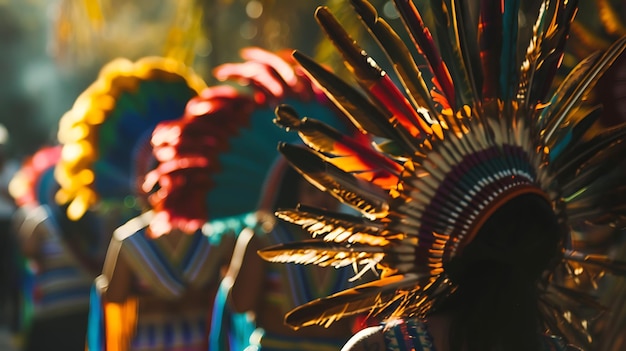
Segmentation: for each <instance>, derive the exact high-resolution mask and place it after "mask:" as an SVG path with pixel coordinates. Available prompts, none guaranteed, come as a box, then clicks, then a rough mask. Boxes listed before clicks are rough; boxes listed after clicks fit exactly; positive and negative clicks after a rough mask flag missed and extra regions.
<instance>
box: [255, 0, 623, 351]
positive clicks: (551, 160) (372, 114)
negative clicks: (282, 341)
mask: <svg viewBox="0 0 626 351" xmlns="http://www.w3.org/2000/svg"><path fill="white" fill-rule="evenodd" d="M351 3H352V5H353V6H354V9H355V11H356V13H357V14H358V16H359V17H360V18H361V20H362V21H363V23H364V25H365V26H367V28H368V29H369V30H370V32H371V34H372V35H373V36H374V38H375V39H376V40H377V41H378V43H379V44H380V45H381V47H382V48H383V50H384V51H385V52H386V53H387V55H388V57H389V59H390V60H391V61H392V63H393V67H394V68H395V69H397V72H396V73H397V76H398V77H399V79H400V81H401V82H402V83H403V85H404V87H405V90H406V92H407V94H408V97H405V96H404V93H403V91H402V90H400V89H399V88H397V87H396V86H395V84H394V83H393V81H392V79H390V77H389V75H387V74H386V73H385V72H384V71H382V69H381V68H380V67H379V66H378V65H377V64H376V63H375V61H374V60H373V58H371V57H370V56H368V55H367V53H366V52H365V51H364V50H362V48H361V47H359V46H358V44H357V43H356V42H354V41H353V40H352V39H351V38H350V37H349V35H348V33H346V32H345V31H344V30H343V28H342V27H341V25H340V24H339V23H338V22H337V21H336V19H335V18H334V16H333V15H332V14H331V13H330V12H329V11H328V10H327V9H326V8H324V7H321V8H319V9H318V10H317V12H316V18H317V19H318V21H319V23H320V24H321V26H322V28H323V29H324V30H325V32H326V33H327V34H328V36H329V37H330V39H331V41H332V42H333V44H335V46H336V47H337V48H338V49H339V51H340V52H341V54H342V55H343V58H344V60H345V62H346V64H347V66H348V68H349V71H350V72H352V74H353V76H354V78H355V79H356V81H357V82H358V83H359V85H360V88H361V89H360V90H357V89H355V88H353V87H351V86H350V85H348V84H346V83H344V82H343V81H342V80H340V79H339V78H338V77H336V76H334V75H333V74H331V73H329V72H328V71H327V70H325V69H324V68H323V67H322V66H320V65H319V64H317V63H316V62H314V61H313V60H311V59H309V58H308V57H306V56H305V55H303V54H302V53H299V52H296V53H294V57H295V58H296V60H297V61H298V62H300V63H301V64H302V66H303V67H304V68H305V69H306V70H307V72H308V73H309V74H310V75H311V76H312V77H313V78H315V79H316V80H317V81H318V82H320V83H321V85H322V86H323V87H324V89H325V91H326V92H327V94H328V95H329V96H330V97H331V99H333V100H334V101H335V102H336V103H337V104H338V106H339V107H340V108H342V110H343V111H344V112H345V113H346V114H347V115H348V116H350V117H351V118H352V120H353V121H354V122H355V125H356V126H357V127H359V129H360V130H361V132H362V133H364V134H366V135H369V136H371V137H372V142H373V143H374V144H375V145H376V147H374V148H370V149H367V148H360V147H355V146H354V145H353V144H352V143H350V139H349V138H347V137H346V136H338V135H337V134H335V133H330V132H328V131H327V130H326V129H324V128H322V127H315V128H313V125H312V124H311V123H310V122H308V121H306V120H300V119H298V118H294V117H295V115H294V113H293V111H290V110H289V109H288V108H282V109H279V110H278V114H277V115H278V117H279V120H280V119H281V118H282V119H283V120H284V122H282V123H280V124H281V125H284V126H288V127H289V128H290V129H292V130H297V131H298V132H299V133H300V134H301V135H302V136H303V139H304V140H305V141H307V142H308V146H309V147H306V148H303V147H299V146H294V145H289V144H285V145H282V146H281V152H282V153H283V154H284V155H285V157H286V158H287V160H288V161H289V162H290V163H291V164H292V165H293V166H294V167H295V168H296V169H298V171H299V172H300V173H301V174H302V175H303V176H304V177H305V178H307V179H308V180H309V181H310V182H311V183H312V184H314V185H315V186H316V187H317V188H319V189H320V190H323V191H326V192H327V193H329V194H331V195H332V196H334V197H335V198H337V199H338V200H339V201H342V202H344V203H346V204H348V205H350V206H352V207H353V208H355V209H356V210H358V211H359V212H360V213H361V216H345V215H340V214H337V213H333V212H330V211H323V210H319V209H309V208H306V209H295V210H285V211H279V212H278V216H279V217H280V218H283V219H285V220H287V221H290V222H293V223H296V224H300V225H302V226H303V227H304V228H306V229H308V230H309V231H311V232H312V233H313V234H315V235H318V236H324V237H325V239H326V240H327V242H325V243H319V242H306V241H304V242H301V243H296V244H289V245H282V246H277V247H272V248H267V249H264V250H262V252H261V255H262V256H263V257H264V258H265V259H267V260H270V261H274V262H296V263H301V264H317V265H322V266H335V267H342V266H348V265H357V264H362V265H364V267H365V269H369V268H371V267H376V268H377V269H378V270H380V271H381V279H380V280H378V281H374V282H372V283H367V284H363V285H361V286H358V287H356V288H354V289H349V290H346V291H343V292H340V293H337V294H334V295H330V296H328V297H325V298H322V299H319V300H316V301H313V302H310V303H308V304H305V305H303V306H300V307H298V308H296V309H294V310H292V311H291V312H290V313H289V314H287V316H286V319H285V321H286V323H288V324H289V325H291V326H292V327H294V328H296V329H297V328H301V327H304V326H307V325H315V324H321V325H326V326H329V325H331V323H334V322H335V321H337V320H341V319H343V318H345V317H348V316H351V315H354V314H356V313H363V312H367V313H371V314H374V315H378V316H380V317H381V318H384V327H374V328H372V329H366V330H365V331H363V332H360V333H358V334H357V335H355V337H353V339H352V340H351V341H350V342H349V343H348V344H346V345H345V347H344V349H346V350H360V349H376V348H377V349H387V350H404V349H424V350H434V349H436V350H440V351H446V350H455V351H457V350H555V349H556V350H563V349H568V348H573V347H574V346H567V344H573V345H576V346H578V347H583V348H590V347H591V346H592V343H593V340H592V338H591V335H590V333H589V331H588V330H587V326H588V325H589V320H590V318H592V317H595V316H597V315H596V314H594V313H593V312H594V311H597V310H598V307H599V306H597V305H596V304H594V301H593V300H592V299H590V298H588V297H587V295H586V294H584V293H581V292H580V291H576V290H575V289H573V288H570V287H566V286H564V285H563V284H562V276H563V275H566V276H567V275H573V274H575V275H578V276H581V275H584V274H587V273H586V272H588V268H590V267H600V268H601V269H602V270H604V271H606V272H613V273H624V270H623V267H624V263H623V262H618V261H613V260H610V259H609V258H607V257H605V256H596V255H588V254H586V253H584V252H579V251H575V250H573V249H572V246H571V228H572V227H576V228H581V227H582V226H579V225H580V224H582V223H590V224H594V225H612V224H613V223H617V222H618V220H619V217H620V215H621V214H622V212H623V206H624V202H623V199H624V197H623V194H622V192H623V191H624V186H623V179H624V162H623V161H622V157H620V156H621V155H622V154H623V152H624V143H623V142H622V141H623V138H624V130H626V129H625V128H624V125H623V124H621V125H619V126H618V127H615V128H612V129H606V130H597V129H593V128H590V127H591V126H592V125H593V124H594V122H595V120H596V119H597V118H598V115H599V114H598V109H599V107H598V106H589V105H587V104H586V101H585V99H584V97H585V96H586V95H587V94H588V93H589V91H590V89H591V88H592V87H593V86H594V83H595V82H596V81H597V79H598V78H599V77H600V76H601V75H602V74H603V73H604V72H605V71H606V69H607V68H608V67H610V66H611V65H612V64H613V62H614V61H615V59H616V58H617V57H618V56H619V55H620V54H621V52H622V51H623V50H624V47H625V46H626V38H622V39H620V40H618V41H616V42H615V43H614V44H613V45H611V47H609V48H608V49H607V50H606V51H604V52H598V53H595V54H593V55H592V56H590V57H588V58H586V59H585V60H583V61H582V62H581V63H580V64H579V65H578V66H577V67H576V68H575V69H574V70H573V71H572V72H571V73H570V74H569V75H568V76H567V77H566V78H565V80H564V81H563V83H562V84H561V85H560V86H558V87H554V88H552V86H551V85H550V82H551V81H552V78H553V77H554V74H555V72H556V70H557V68H558V67H559V64H560V62H561V60H560V58H561V57H562V54H563V47H564V44H565V42H566V39H567V36H568V29H569V24H570V23H571V21H572V19H573V17H574V15H575V13H576V10H577V7H576V5H577V4H576V1H543V2H542V5H541V8H540V10H539V11H538V13H537V14H535V13H523V15H524V16H523V18H525V19H526V22H527V21H528V20H530V19H536V22H535V24H534V25H533V26H532V28H530V27H524V26H522V23H518V18H520V13H519V11H520V8H521V7H520V2H519V1H503V2H500V1H496V2H493V1H479V2H453V3H452V5H450V4H449V3H446V4H445V6H444V4H443V3H441V4H439V3H438V4H434V5H433V6H431V7H430V8H429V11H430V13H431V14H432V15H433V16H434V17H433V19H434V26H433V27H432V28H431V29H428V27H426V26H425V25H424V21H423V20H422V16H421V13H422V12H421V11H423V10H424V9H419V10H418V8H416V6H415V5H414V4H413V3H412V2H410V1H401V0H397V1H394V3H395V5H396V8H397V9H398V12H399V13H400V15H401V17H402V19H403V22H404V23H405V29H406V30H407V31H408V33H409V35H410V37H411V39H412V41H413V42H414V43H415V45H416V46H417V49H418V50H417V51H418V52H419V53H421V54H422V55H423V58H424V60H425V62H426V63H427V65H426V67H427V68H428V69H429V73H430V74H432V76H433V80H432V84H430V83H427V82H426V81H425V80H423V79H422V78H421V77H422V75H421V73H420V71H419V70H418V68H417V65H416V64H415V61H414V58H413V57H412V54H411V52H412V51H411V50H409V49H407V47H406V46H405V45H404V44H403V42H402V41H401V40H400V39H399V36H398V35H397V34H396V33H395V32H394V31H393V29H392V28H391V27H390V26H389V25H388V24H387V22H386V21H385V20H383V19H382V18H380V17H378V15H377V13H376V11H375V9H374V7H372V6H371V5H370V4H369V3H368V2H366V1H364V0H353V1H352V2H351ZM474 6H475V8H474ZM470 13H479V14H480V15H479V16H478V18H473V17H471V16H468V14H470ZM526 29H527V30H532V33H531V34H532V35H530V38H531V39H530V43H526V42H518V40H517V38H525V37H529V36H528V35H527V34H528V33H523V32H524V31H525V30H526ZM430 30H433V31H436V33H434V34H436V35H431V32H430ZM433 38H437V40H438V41H437V42H435V41H434V39H433ZM518 46H521V47H527V50H519V49H518ZM363 92H364V93H365V94H366V95H367V96H364V95H363ZM287 112H288V113H287ZM313 136H314V137H313ZM328 145H332V146H333V147H329V146H328ZM339 146H341V148H340V147H339ZM337 155H341V156H343V157H346V155H349V156H352V157H353V158H356V159H359V160H361V161H362V163H361V164H360V167H358V168H356V167H353V168H348V167H346V166H344V165H339V166H337V165H333V164H332V163H331V162H332V160H334V158H335V157H336V156H337ZM580 234H581V235H583V236H584V235H585V233H580ZM573 264H576V267H577V269H575V270H574V269H572V265H573ZM522 292H524V293H523V294H522ZM522 295H523V296H522Z"/></svg>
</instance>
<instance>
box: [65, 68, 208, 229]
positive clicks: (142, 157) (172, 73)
mask: <svg viewBox="0 0 626 351" xmlns="http://www.w3.org/2000/svg"><path fill="white" fill-rule="evenodd" d="M204 88H206V84H205V83H204V81H203V80H202V78H200V77H199V76H198V75H197V74H195V73H194V72H193V70H191V69H190V68H188V67H187V66H185V65H184V64H183V63H181V62H179V61H176V60H173V59H168V58H162V57H146V58H143V59H140V60H138V61H136V62H131V61H129V60H127V59H122V58H120V59H116V60H113V61H111V62H109V63H108V64H107V65H105V66H104V67H103V68H102V70H101V71H100V74H99V76H98V79H97V80H96V81H95V82H94V83H93V84H91V85H90V86H89V87H88V88H87V89H86V90H85V91H84V92H83V93H82V94H81V95H80V96H79V97H78V98H77V99H76V102H75V103H74V105H73V107H72V109H71V110H70V111H68V112H67V113H65V115H63V117H62V118H61V120H60V122H59V133H58V138H59V142H60V143H61V144H62V145H63V149H62V152H61V159H60V160H59V163H58V164H57V166H56V168H55V177H56V179H57V181H58V182H59V185H60V186H61V189H60V190H59V192H58V193H57V196H56V198H57V202H59V203H61V204H68V216H69V218H70V219H73V220H76V219H78V218H80V217H81V216H82V215H83V214H84V213H85V211H87V210H88V209H90V208H92V207H93V206H94V205H95V204H97V203H99V202H101V200H103V199H110V200H115V201H120V203H121V202H123V201H124V200H127V198H128V197H132V196H135V195H137V194H140V193H139V192H138V191H139V189H141V182H142V180H143V179H142V177H143V176H144V175H145V173H147V172H148V171H149V170H150V168H151V167H152V166H153V165H152V164H150V163H151V162H152V160H153V157H152V148H151V147H150V138H151V135H152V131H153V129H154V128H155V127H156V125H157V124H159V123H160V122H164V121H170V120H174V119H178V118H180V117H181V116H182V115H183V113H184V112H185V106H186V105H187V102H188V101H189V100H190V99H191V98H192V97H194V96H197V95H198V94H199V93H200V92H201V91H202V90H203V89H204Z"/></svg>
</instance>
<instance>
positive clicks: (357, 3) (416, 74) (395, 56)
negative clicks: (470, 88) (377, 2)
mask: <svg viewBox="0 0 626 351" xmlns="http://www.w3.org/2000/svg"><path fill="white" fill-rule="evenodd" d="M351 3H352V6H353V7H354V8H355V10H356V11H357V13H358V15H359V17H360V18H361V21H362V22H363V23H364V24H365V25H366V26H367V28H368V29H369V31H370V33H371V34H372V36H373V37H374V38H375V39H376V41H377V42H378V45H379V46H380V47H381V49H382V50H383V51H384V52H385V54H386V55H387V57H388V58H389V60H390V61H391V62H392V65H393V67H394V69H395V71H396V73H397V74H398V77H400V79H401V81H402V83H403V85H404V88H405V90H406V91H407V94H408V95H409V97H411V98H412V102H413V104H414V107H415V108H416V110H419V109H420V108H425V109H428V112H429V113H430V115H432V116H436V115H437V113H438V112H437V109H436V107H435V104H434V102H433V100H432V98H431V96H430V92H429V88H428V85H427V84H426V82H425V81H424V79H423V78H422V73H421V72H420V70H419V68H418V67H417V65H416V64H415V58H414V57H413V56H412V55H411V52H410V51H409V49H408V48H407V47H406V45H405V44H404V42H403V41H402V39H400V36H399V35H398V34H397V33H396V32H395V31H394V30H393V28H391V26H390V25H389V23H387V22H386V21H385V19H384V18H381V17H379V16H378V13H377V12H376V9H375V8H374V7H373V6H372V5H371V4H369V3H368V2H367V1H365V0H351Z"/></svg>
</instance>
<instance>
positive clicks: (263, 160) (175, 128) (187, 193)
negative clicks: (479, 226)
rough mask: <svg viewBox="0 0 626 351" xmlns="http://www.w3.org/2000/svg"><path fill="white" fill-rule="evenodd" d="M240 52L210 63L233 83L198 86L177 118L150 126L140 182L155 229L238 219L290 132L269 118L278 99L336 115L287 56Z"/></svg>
mask: <svg viewBox="0 0 626 351" xmlns="http://www.w3.org/2000/svg"><path fill="white" fill-rule="evenodd" d="M241 54H242V57H243V58H244V59H245V61H244V62H241V63H228V64H223V65H221V66H219V67H217V68H216V70H215V75H216V77H217V78H218V79H219V80H222V81H225V82H228V83H232V84H230V85H221V86H215V87H210V88H207V89H205V90H203V91H202V92H201V93H200V95H199V96H197V97H195V98H193V99H191V100H190V101H189V103H188V104H187V107H186V110H185V114H184V115H183V116H182V117H181V118H180V119H178V120H175V121H169V122H164V123H161V124H159V125H158V126H157V127H156V129H155V130H154V133H153V135H152V146H153V153H154V156H155V158H156V161H157V163H158V164H157V166H156V168H155V169H154V170H152V171H151V172H149V173H148V174H147V176H146V177H145V181H144V183H143V185H142V187H143V190H144V191H145V192H150V191H151V190H153V189H156V190H155V191H154V193H152V194H151V195H150V198H149V200H150V202H151V205H152V207H153V209H154V211H155V214H156V215H155V218H154V220H152V221H151V224H150V229H151V231H150V232H151V234H152V235H154V236H158V235H161V234H164V233H166V232H168V231H169V230H171V229H172V228H173V227H176V228H179V229H182V230H183V231H185V232H193V231H195V230H197V229H198V228H200V227H202V226H203V225H204V223H205V222H207V221H210V222H211V223H212V225H213V228H212V231H213V232H212V233H213V235H215V234H216V233H215V231H216V227H215V226H216V225H217V226H219V225H218V224H217V223H218V222H220V223H221V221H225V222H229V221H230V222H232V223H233V225H235V226H236V227H239V226H241V225H243V223H241V222H240V221H239V220H241V219H244V220H245V219H246V218H248V217H249V216H248V215H249V214H250V213H251V212H254V211H255V210H256V209H257V206H258V202H259V197H260V194H261V188H262V186H263V183H264V180H265V176H266V174H267V171H268V170H269V169H270V167H271V166H272V164H273V163H274V161H275V160H276V158H277V157H278V152H277V151H276V144H277V143H278V141H279V140H283V139H284V138H291V139H292V140H293V139H295V138H294V137H293V136H291V135H289V134H287V133H286V132H284V131H282V130H279V129H277V128H275V126H274V125H273V123H272V121H271V116H273V113H274V109H273V107H274V106H276V105H277V104H278V101H279V100H282V99H288V100H289V99H291V100H290V101H292V102H295V103H299V104H300V107H302V108H303V109H305V110H306V111H310V112H315V113H318V114H322V115H324V116H331V115H332V116H331V117H330V118H328V120H333V119H335V116H334V113H335V112H336V111H335V110H333V109H332V108H331V104H330V103H329V101H328V100H327V99H326V98H325V96H324V95H323V93H322V92H321V91H320V90H319V89H317V88H315V87H314V86H313V85H312V83H311V81H310V79H309V78H308V77H307V76H306V75H305V74H304V73H303V72H302V71H300V70H299V68H297V67H296V66H295V63H294V62H290V61H293V60H290V58H289V57H281V53H272V52H269V51H266V50H263V49H260V48H256V47H248V48H245V49H243V50H242V51H241ZM282 56H285V55H282ZM235 223H236V224H235ZM222 224H224V223H222ZM246 224H251V223H246ZM231 229H233V228H232V227H230V226H225V227H224V230H226V231H229V230H231ZM217 232H221V230H217ZM216 236H218V235H216Z"/></svg>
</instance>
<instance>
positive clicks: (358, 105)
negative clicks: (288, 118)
mask: <svg viewBox="0 0 626 351" xmlns="http://www.w3.org/2000/svg"><path fill="white" fill-rule="evenodd" d="M293 57H294V59H295V60H296V61H297V62H298V63H299V64H300V65H302V67H303V68H304V69H305V71H306V72H307V74H309V75H310V76H311V78H312V79H313V80H316V81H317V82H318V83H319V84H320V87H321V88H322V89H323V90H324V92H325V94H326V95H327V96H328V98H329V99H330V100H331V101H333V102H334V103H335V104H336V105H337V107H338V108H339V109H341V110H342V111H343V112H344V113H345V114H346V116H348V118H350V120H351V121H352V122H353V123H354V124H355V126H356V127H357V128H358V129H359V130H360V131H362V132H363V133H365V134H371V135H374V136H378V137H383V138H386V139H392V140H396V141H400V142H399V143H400V147H401V149H402V150H403V151H402V153H404V154H413V153H414V152H415V151H417V146H416V145H415V144H414V143H413V141H412V137H411V136H410V135H408V133H406V132H405V133H403V132H402V131H399V130H396V129H395V128H394V124H393V123H392V122H391V121H390V120H391V115H390V114H389V112H387V111H383V110H381V109H380V108H379V107H378V106H376V105H374V104H372V102H371V101H370V100H369V99H368V98H366V97H365V96H363V95H362V94H361V93H360V92H358V91H357V90H356V89H355V88H354V87H352V86H350V85H349V84H347V83H345V82H344V81H342V80H341V79H340V78H339V77H337V76H336V75H334V74H333V73H331V72H328V71H327V70H326V69H325V68H323V67H322V66H320V65H319V64H317V63H316V62H315V61H313V60H312V59H311V58H309V57H307V56H306V55H304V54H302V53H300V52H298V51H295V52H294V53H293Z"/></svg>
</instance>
